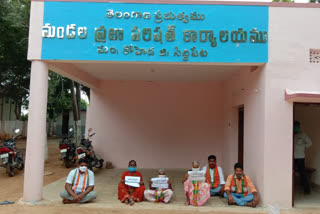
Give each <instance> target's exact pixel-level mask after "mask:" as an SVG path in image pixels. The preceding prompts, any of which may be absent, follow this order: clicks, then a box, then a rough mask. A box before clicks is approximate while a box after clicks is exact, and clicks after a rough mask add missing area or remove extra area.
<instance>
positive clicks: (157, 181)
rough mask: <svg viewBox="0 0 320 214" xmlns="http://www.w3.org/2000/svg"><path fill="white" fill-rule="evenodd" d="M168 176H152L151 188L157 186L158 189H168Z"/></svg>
mask: <svg viewBox="0 0 320 214" xmlns="http://www.w3.org/2000/svg"><path fill="white" fill-rule="evenodd" d="M168 180H169V178H159V177H157V178H152V179H151V181H152V185H151V187H153V188H158V189H168V188H169V184H168Z"/></svg>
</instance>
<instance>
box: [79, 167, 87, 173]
mask: <svg viewBox="0 0 320 214" xmlns="http://www.w3.org/2000/svg"><path fill="white" fill-rule="evenodd" d="M79 170H80V171H81V172H86V171H87V167H86V166H80V167H79Z"/></svg>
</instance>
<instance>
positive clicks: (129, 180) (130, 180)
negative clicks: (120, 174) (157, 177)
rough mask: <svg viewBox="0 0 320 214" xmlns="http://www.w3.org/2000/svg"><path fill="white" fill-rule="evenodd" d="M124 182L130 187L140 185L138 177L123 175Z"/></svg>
mask: <svg viewBox="0 0 320 214" xmlns="http://www.w3.org/2000/svg"><path fill="white" fill-rule="evenodd" d="M124 179H125V184H126V185H128V186H132V187H140V177H136V176H125V178H124Z"/></svg>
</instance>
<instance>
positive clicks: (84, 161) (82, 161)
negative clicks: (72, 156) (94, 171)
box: [79, 158, 88, 165]
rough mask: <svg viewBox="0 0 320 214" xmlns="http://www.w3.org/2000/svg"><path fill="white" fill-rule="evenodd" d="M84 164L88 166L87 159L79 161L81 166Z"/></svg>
mask: <svg viewBox="0 0 320 214" xmlns="http://www.w3.org/2000/svg"><path fill="white" fill-rule="evenodd" d="M82 163H86V164H87V165H88V161H87V159H84V158H81V159H80V160H79V165H80V164H82Z"/></svg>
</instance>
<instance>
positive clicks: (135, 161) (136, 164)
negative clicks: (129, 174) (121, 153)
mask: <svg viewBox="0 0 320 214" xmlns="http://www.w3.org/2000/svg"><path fill="white" fill-rule="evenodd" d="M132 162H134V163H135V164H136V166H137V162H136V161H135V160H131V161H129V164H128V166H130V163H132Z"/></svg>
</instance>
